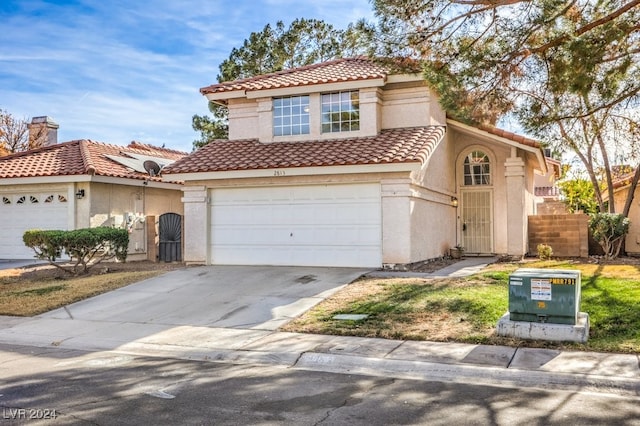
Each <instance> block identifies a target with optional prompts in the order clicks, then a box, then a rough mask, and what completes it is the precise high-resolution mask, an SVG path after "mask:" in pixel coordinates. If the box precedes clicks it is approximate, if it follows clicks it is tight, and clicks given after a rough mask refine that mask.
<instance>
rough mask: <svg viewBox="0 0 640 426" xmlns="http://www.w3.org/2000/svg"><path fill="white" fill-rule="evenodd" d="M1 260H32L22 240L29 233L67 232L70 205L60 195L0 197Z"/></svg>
mask: <svg viewBox="0 0 640 426" xmlns="http://www.w3.org/2000/svg"><path fill="white" fill-rule="evenodd" d="M0 200H1V201H2V202H1V203H0V235H2V237H1V238H0V259H31V258H33V257H34V252H33V250H31V249H30V248H27V247H25V245H24V242H23V241H22V236H23V234H24V232H25V231H27V230H29V229H63V230H65V229H67V228H68V212H69V204H70V203H69V202H68V200H67V198H66V194H62V193H57V192H53V193H29V194H24V193H22V194H2V195H1V196H0Z"/></svg>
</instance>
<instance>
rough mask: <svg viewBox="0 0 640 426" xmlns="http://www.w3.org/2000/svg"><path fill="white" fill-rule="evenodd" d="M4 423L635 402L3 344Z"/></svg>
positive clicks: (474, 417) (637, 419) (292, 420)
mask: <svg viewBox="0 0 640 426" xmlns="http://www.w3.org/2000/svg"><path fill="white" fill-rule="evenodd" d="M0 374H1V375H2V377H3V382H2V385H1V386H0V422H2V424H7V425H13V424H16V425H17V424H25V425H26V424H28V425H141V424H154V425H175V424H185V425H186V424H202V425H394V424H406V425H448V426H450V425H459V424H460V425H528V426H530V425H599V424H602V425H636V424H640V404H638V399H637V398H636V397H629V396H621V395H613V394H606V395H605V394H597V393H592V392H584V391H580V390H578V391H566V390H554V389H541V388H535V387H534V388H529V387H513V386H508V387H505V386H495V385H478V384H466V383H456V382H442V381H428V380H427V381H425V380H411V379H394V378H389V377H377V376H369V375H356V374H335V373H327V372H318V371H305V370H300V369H296V368H287V367H283V366H265V365H246V364H245V365H234V364H229V363H217V362H203V361H188V360H178V359H171V358H159V357H144V356H133V355H126V354H122V353H117V352H84V351H77V350H63V349H58V348H34V347H20V346H9V345H1V346H0Z"/></svg>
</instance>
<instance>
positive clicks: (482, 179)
mask: <svg viewBox="0 0 640 426" xmlns="http://www.w3.org/2000/svg"><path fill="white" fill-rule="evenodd" d="M464 184H465V185H491V163H490V162H489V157H487V155H486V154H485V153H484V152H482V151H472V152H470V153H469V155H467V156H466V157H465V158H464Z"/></svg>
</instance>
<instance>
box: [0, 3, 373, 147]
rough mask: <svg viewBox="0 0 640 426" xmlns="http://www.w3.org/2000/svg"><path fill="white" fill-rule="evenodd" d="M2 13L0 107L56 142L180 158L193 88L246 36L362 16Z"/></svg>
mask: <svg viewBox="0 0 640 426" xmlns="http://www.w3.org/2000/svg"><path fill="white" fill-rule="evenodd" d="M5 9H6V8H5ZM8 9H11V10H12V12H10V13H8V12H0V20H2V22H3V29H2V31H3V49H2V51H0V108H2V109H5V110H7V111H9V112H11V113H12V114H14V115H16V116H18V117H32V116H39V115H49V116H52V117H53V118H54V119H55V120H56V121H57V122H58V124H60V129H59V132H58V134H59V139H60V140H71V139H82V138H86V139H94V140H99V141H103V142H108V143H114V144H127V143H129V142H130V141H131V140H134V139H135V140H140V141H142V142H146V143H153V144H158V145H162V144H165V145H166V146H168V147H172V148H175V149H182V150H186V151H190V150H191V146H192V142H193V140H194V139H196V138H197V137H198V135H197V134H196V133H195V132H194V131H193V130H192V128H191V117H192V115H193V114H205V113H207V102H206V99H204V98H203V97H202V96H201V95H200V94H199V92H198V90H199V88H200V87H204V86H207V85H209V84H212V83H214V82H215V81H216V76H217V74H218V65H219V63H220V62H221V61H222V60H224V59H225V58H226V57H227V56H228V54H229V52H230V51H231V49H232V48H233V47H236V46H240V45H241V44H242V42H243V41H244V39H245V38H247V37H248V36H249V34H250V33H251V32H253V31H260V30H262V28H263V27H264V26H265V25H266V24H268V23H271V24H273V23H275V22H276V21H277V20H283V21H285V22H290V21H291V20H293V19H295V18H300V17H305V18H316V19H323V20H325V21H326V22H328V23H331V24H333V25H334V26H336V27H337V28H344V27H346V25H347V24H348V23H349V22H354V21H355V20H357V19H359V18H361V17H363V16H361V15H366V14H367V13H368V14H369V15H371V11H370V9H371V8H370V7H369V5H368V2H367V1H366V0H358V1H351V2H344V1H337V0H325V1H323V2H299V1H295V2H294V1H285V0H279V1H278V0H263V1H252V0H237V1H235V2H234V3H233V7H229V5H228V4H226V5H224V6H222V5H221V2H210V1H209V2H203V1H199V0H184V1H180V2H176V1H173V0H149V1H145V2H131V1H127V0H111V1H102V2H98V1H94V0H84V1H81V2H74V3H73V4H58V5H56V4H52V3H49V2H42V1H36V0H34V1H30V2H16V5H15V7H11V6H10V7H9V8H8ZM8 9H7V10H8ZM0 10H3V9H0Z"/></svg>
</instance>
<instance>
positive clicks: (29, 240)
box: [22, 227, 129, 275]
mask: <svg viewBox="0 0 640 426" xmlns="http://www.w3.org/2000/svg"><path fill="white" fill-rule="evenodd" d="M22 239H23V241H24V244H25V245H26V246H27V247H29V248H31V249H33V251H34V252H35V254H36V258H38V259H42V260H46V261H48V262H49V263H50V264H52V265H54V266H56V267H57V268H58V269H61V270H63V271H65V272H68V273H70V274H72V275H77V274H79V273H86V272H87V271H88V270H89V269H90V268H91V267H92V266H94V265H97V264H98V263H100V262H102V261H104V260H110V259H113V258H115V259H117V260H119V261H121V262H124V261H125V260H126V258H127V250H128V246H129V234H128V232H127V231H126V230H125V229H120V228H110V227H97V228H82V229H75V230H72V231H60V230H45V231H43V230H39V229H32V230H29V231H26V232H25V233H24V235H23V236H22ZM63 254H66V255H67V256H69V257H70V258H71V266H69V267H67V266H64V265H60V264H59V263H58V262H57V261H59V260H60V258H61V257H62V255H63Z"/></svg>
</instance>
